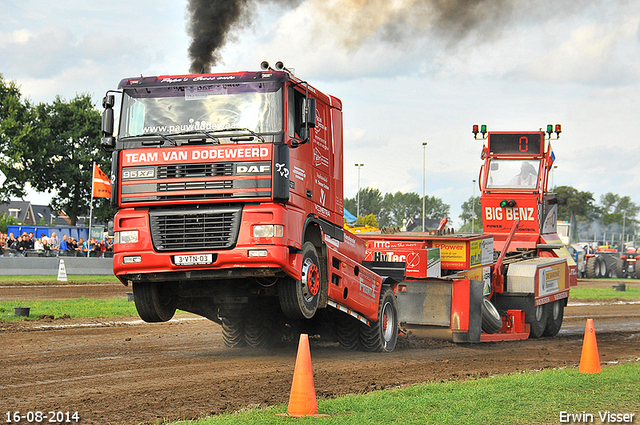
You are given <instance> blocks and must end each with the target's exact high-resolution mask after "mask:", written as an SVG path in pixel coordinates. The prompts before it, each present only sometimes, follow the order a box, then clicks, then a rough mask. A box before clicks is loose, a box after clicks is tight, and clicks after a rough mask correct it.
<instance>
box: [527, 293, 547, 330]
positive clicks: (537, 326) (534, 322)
mask: <svg viewBox="0 0 640 425" xmlns="http://www.w3.org/2000/svg"><path fill="white" fill-rule="evenodd" d="M532 302H533V300H532ZM525 321H526V322H527V323H529V325H530V326H529V338H540V337H541V336H542V334H543V333H544V330H545V329H546V328H547V308H546V307H545V306H544V305H539V306H534V307H533V314H532V315H531V317H525Z"/></svg>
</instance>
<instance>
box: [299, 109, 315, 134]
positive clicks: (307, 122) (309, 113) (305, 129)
mask: <svg viewBox="0 0 640 425" xmlns="http://www.w3.org/2000/svg"><path fill="white" fill-rule="evenodd" d="M301 107H302V111H301V114H300V116H301V117H302V122H301V124H302V125H301V128H300V138H301V139H302V140H304V143H306V142H308V141H309V134H310V132H309V129H310V128H314V127H315V126H316V100H315V99H309V98H306V99H303V100H302V105H301Z"/></svg>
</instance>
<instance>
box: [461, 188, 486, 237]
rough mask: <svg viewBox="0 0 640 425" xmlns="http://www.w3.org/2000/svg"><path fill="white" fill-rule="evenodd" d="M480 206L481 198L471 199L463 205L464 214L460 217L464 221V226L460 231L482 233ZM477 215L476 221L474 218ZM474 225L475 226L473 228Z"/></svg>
mask: <svg viewBox="0 0 640 425" xmlns="http://www.w3.org/2000/svg"><path fill="white" fill-rule="evenodd" d="M481 212H482V211H481V206H480V197H479V196H476V197H473V196H471V197H469V199H468V200H467V201H465V202H464V203H463V204H462V214H460V215H459V217H460V219H462V223H463V224H462V226H461V227H460V231H462V232H472V231H473V232H478V233H481V232H482V213H481ZM474 214H475V219H474V218H473V217H474ZM472 224H473V226H472Z"/></svg>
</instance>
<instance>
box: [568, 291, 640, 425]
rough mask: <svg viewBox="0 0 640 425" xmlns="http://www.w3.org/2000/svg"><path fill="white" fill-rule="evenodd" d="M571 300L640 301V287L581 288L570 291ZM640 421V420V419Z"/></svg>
mask: <svg viewBox="0 0 640 425" xmlns="http://www.w3.org/2000/svg"><path fill="white" fill-rule="evenodd" d="M569 299H570V300H617V299H619V300H625V301H634V300H635V301H637V300H640V285H633V286H631V285H629V284H627V285H626V290H624V291H616V290H615V289H613V285H611V286H609V287H608V288H593V287H580V284H578V286H576V287H573V288H571V291H569ZM639 420H640V419H639Z"/></svg>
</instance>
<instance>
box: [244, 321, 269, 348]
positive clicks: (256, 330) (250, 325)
mask: <svg viewBox="0 0 640 425" xmlns="http://www.w3.org/2000/svg"><path fill="white" fill-rule="evenodd" d="M266 323H267V321H266V318H265V317H264V316H261V315H257V314H255V315H249V316H248V317H247V318H246V319H245V322H244V337H245V339H246V341H247V345H248V346H249V347H251V348H268V347H270V346H271V345H272V341H273V334H272V332H271V329H270V328H268V327H267V326H266V325H265V324H266Z"/></svg>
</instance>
